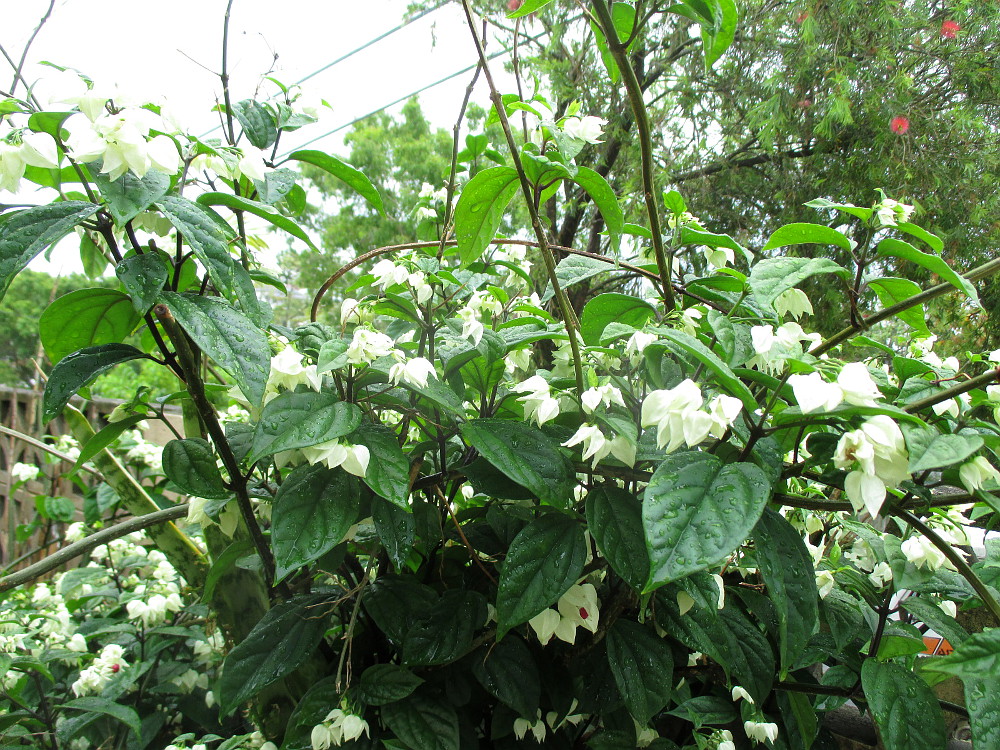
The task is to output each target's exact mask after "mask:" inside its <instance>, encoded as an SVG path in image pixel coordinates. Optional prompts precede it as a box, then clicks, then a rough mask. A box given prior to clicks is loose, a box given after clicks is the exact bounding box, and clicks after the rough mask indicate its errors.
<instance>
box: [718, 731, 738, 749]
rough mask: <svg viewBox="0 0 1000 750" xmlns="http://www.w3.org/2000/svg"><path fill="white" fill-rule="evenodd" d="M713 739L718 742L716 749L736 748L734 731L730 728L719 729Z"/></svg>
mask: <svg viewBox="0 0 1000 750" xmlns="http://www.w3.org/2000/svg"><path fill="white" fill-rule="evenodd" d="M712 739H713V740H715V741H716V742H717V743H718V744H716V746H715V750H736V743H735V742H733V733H732V732H730V731H729V730H728V729H719V730H716V732H715V733H714V734H713V735H712Z"/></svg>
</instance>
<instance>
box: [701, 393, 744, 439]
mask: <svg viewBox="0 0 1000 750" xmlns="http://www.w3.org/2000/svg"><path fill="white" fill-rule="evenodd" d="M741 411H743V402H742V401H740V400H739V399H738V398H734V397H732V396H725V395H719V396H716V397H715V398H713V399H712V400H711V401H709V403H708V416H709V419H711V421H712V426H711V427H710V428H709V431H708V434H709V435H711V436H712V437H714V438H719V439H720V440H721V439H722V436H723V435H725V434H726V430H728V429H729V426H730V425H731V424H732V423H733V422H735V421H736V417H738V416H739V415H740V412H741ZM699 442H701V441H699Z"/></svg>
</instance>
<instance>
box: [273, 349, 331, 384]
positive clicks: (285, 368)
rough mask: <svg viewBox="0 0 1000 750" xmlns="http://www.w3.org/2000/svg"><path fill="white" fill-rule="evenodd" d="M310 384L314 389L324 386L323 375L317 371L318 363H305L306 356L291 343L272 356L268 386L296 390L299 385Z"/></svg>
mask: <svg viewBox="0 0 1000 750" xmlns="http://www.w3.org/2000/svg"><path fill="white" fill-rule="evenodd" d="M302 384H305V385H308V386H309V387H310V388H312V389H313V390H314V391H318V390H320V388H321V387H322V386H323V376H322V375H319V374H318V373H317V372H316V365H307V364H305V358H304V357H303V356H302V355H301V354H299V352H297V351H295V349H293V348H292V347H291V346H290V345H287V344H286V345H285V348H284V349H282V350H281V351H280V352H278V353H277V354H275V355H274V356H273V357H271V372H270V374H269V375H268V377H267V388H268V389H269V390H272V391H276V390H277V389H278V388H287V389H288V390H290V391H293V390H295V388H296V386H298V385H302Z"/></svg>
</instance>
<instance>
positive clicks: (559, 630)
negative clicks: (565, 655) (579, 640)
mask: <svg viewBox="0 0 1000 750" xmlns="http://www.w3.org/2000/svg"><path fill="white" fill-rule="evenodd" d="M599 616H600V612H599V608H598V599H597V589H595V588H594V585H593V584H591V583H576V584H573V585H572V586H570V587H569V589H567V591H566V593H565V594H563V595H562V596H561V597H559V601H558V602H557V603H556V607H555V609H553V608H552V607H549V608H548V609H544V610H542V611H541V612H539V613H538V614H537V615H535V616H534V617H532V618H531V619H530V620H528V626H529V627H530V628H531V629H532V630H533V631H535V635H536V636H537V637H538V642H539V643H541V644H542V645H543V646H545V645H546V644H548V642H549V641H550V640H552V636H555V637H556V638H558V639H559V640H561V641H565V642H566V643H569V644H570V645H572V644H574V643H576V629H577V628H584V629H586V630H589V631H590V632H591V633H596V632H597V623H598V618H599Z"/></svg>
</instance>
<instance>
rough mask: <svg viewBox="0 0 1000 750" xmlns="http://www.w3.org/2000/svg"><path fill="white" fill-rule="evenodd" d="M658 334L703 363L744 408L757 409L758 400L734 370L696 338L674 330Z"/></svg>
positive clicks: (670, 329) (665, 330) (668, 329)
mask: <svg viewBox="0 0 1000 750" xmlns="http://www.w3.org/2000/svg"><path fill="white" fill-rule="evenodd" d="M656 334H657V335H658V336H659V337H660V338H662V339H665V340H666V341H668V342H669V343H670V345H671V346H672V347H674V348H677V349H680V350H681V351H683V352H685V353H687V354H690V355H691V356H692V357H694V358H695V359H697V360H698V361H699V362H701V363H702V364H703V365H704V366H705V368H706V369H707V370H709V371H710V372H712V373H713V374H714V375H715V379H716V380H717V381H718V383H719V385H721V386H723V388H724V389H725V390H726V391H728V392H729V395H731V396H735V397H736V398H738V399H739V400H740V401H742V402H743V408H745V409H747V410H749V411H751V412H752V411H754V410H755V409H757V400H756V399H755V398H754V397H753V394H752V393H751V392H750V389H749V388H747V387H746V386H745V385H744V384H743V381H742V380H740V379H739V378H738V377H736V374H735V373H734V372H733V370H732V368H730V367H729V365H727V364H726V363H725V362H723V361H722V360H721V359H719V357H718V355H716V354H715V352H713V351H712V350H711V349H709V348H708V347H707V346H705V345H704V344H702V343H701V342H700V341H699V340H698V339H696V338H695V337H694V336H690V335H688V334H687V333H685V332H684V331H678V330H676V329H673V328H658V329H656Z"/></svg>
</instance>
